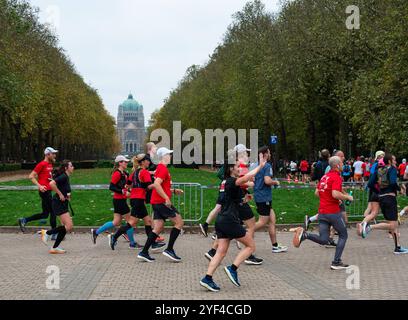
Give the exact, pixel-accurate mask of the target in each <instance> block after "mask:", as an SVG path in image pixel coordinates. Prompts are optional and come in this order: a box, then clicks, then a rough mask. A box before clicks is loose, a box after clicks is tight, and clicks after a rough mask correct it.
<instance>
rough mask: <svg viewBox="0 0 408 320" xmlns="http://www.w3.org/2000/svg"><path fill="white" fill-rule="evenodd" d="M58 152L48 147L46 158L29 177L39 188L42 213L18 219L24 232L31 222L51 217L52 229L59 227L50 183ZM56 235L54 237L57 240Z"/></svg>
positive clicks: (45, 153) (45, 151)
mask: <svg viewBox="0 0 408 320" xmlns="http://www.w3.org/2000/svg"><path fill="white" fill-rule="evenodd" d="M57 153H58V150H55V149H54V148H51V147H48V148H46V149H45V150H44V155H45V158H44V160H43V161H41V162H40V163H38V164H37V166H36V167H35V168H34V170H33V171H32V172H31V174H30V175H29V179H30V180H31V181H32V183H33V184H35V185H36V186H37V187H38V193H39V195H40V198H41V205H42V212H41V213H38V214H35V215H33V216H31V217H28V218H20V219H18V224H19V225H20V229H21V231H22V232H25V231H26V224H27V223H29V222H31V221H36V220H42V219H47V218H48V217H50V225H51V228H52V229H55V228H56V227H57V217H56V216H55V215H54V214H53V211H52V195H51V187H50V182H51V181H52V170H53V164H54V163H55V161H56V159H57ZM55 238H56V235H55V236H53V240H55Z"/></svg>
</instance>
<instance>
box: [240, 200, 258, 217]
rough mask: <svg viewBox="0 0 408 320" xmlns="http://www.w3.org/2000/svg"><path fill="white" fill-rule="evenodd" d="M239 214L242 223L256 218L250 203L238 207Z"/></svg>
mask: <svg viewBox="0 0 408 320" xmlns="http://www.w3.org/2000/svg"><path fill="white" fill-rule="evenodd" d="M238 213H239V218H240V219H241V220H242V221H246V220H249V219H252V218H254V217H255V216H254V213H253V212H252V209H251V207H250V206H249V204H248V203H241V204H240V205H239V206H238Z"/></svg>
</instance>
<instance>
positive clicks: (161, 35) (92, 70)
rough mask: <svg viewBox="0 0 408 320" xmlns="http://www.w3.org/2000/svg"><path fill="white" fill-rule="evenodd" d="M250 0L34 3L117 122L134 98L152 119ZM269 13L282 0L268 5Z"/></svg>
mask: <svg viewBox="0 0 408 320" xmlns="http://www.w3.org/2000/svg"><path fill="white" fill-rule="evenodd" d="M246 2H247V0H85V1H84V0H30V3H31V4H32V5H33V6H36V7H38V8H39V9H40V20H41V22H49V23H51V24H52V26H53V28H54V30H55V32H56V33H57V35H58V37H59V39H60V45H61V46H62V47H63V48H64V49H65V50H66V53H67V54H68V56H69V57H70V59H71V61H72V62H73V63H74V65H75V66H76V69H77V70H78V72H79V73H80V74H81V75H82V76H83V77H84V79H85V81H86V82H87V83H88V84H90V85H91V86H92V87H94V88H95V89H97V90H98V92H99V94H100V96H101V97H102V99H103V102H104V105H105V107H106V108H107V109H108V111H109V112H110V113H111V114H112V115H113V116H114V117H115V118H116V116H117V108H118V105H119V104H120V103H121V102H122V101H123V100H125V99H126V98H127V96H128V94H129V92H132V94H133V96H134V98H135V99H136V100H138V101H139V102H140V103H141V104H142V105H143V106H144V111H145V120H146V123H147V120H148V119H149V118H150V115H151V113H152V112H153V111H154V110H156V109H159V108H160V107H161V106H162V105H163V100H164V99H165V98H166V97H168V95H169V92H170V91H171V90H172V89H174V88H176V87H177V83H178V81H179V80H180V79H181V78H182V77H183V76H184V74H185V71H186V69H187V68H188V67H189V66H191V65H193V64H199V65H202V64H203V63H205V62H206V61H207V60H208V57H209V55H210V54H211V53H212V52H213V50H214V49H215V48H216V46H217V45H218V44H219V43H220V42H221V41H222V38H223V35H224V33H225V32H226V30H227V27H228V25H229V24H230V23H231V21H232V15H233V14H234V13H235V12H237V11H239V10H241V9H242V8H243V7H244V5H245V3H246ZM263 2H264V4H265V5H266V8H267V9H268V11H273V12H277V11H278V10H279V0H264V1H263Z"/></svg>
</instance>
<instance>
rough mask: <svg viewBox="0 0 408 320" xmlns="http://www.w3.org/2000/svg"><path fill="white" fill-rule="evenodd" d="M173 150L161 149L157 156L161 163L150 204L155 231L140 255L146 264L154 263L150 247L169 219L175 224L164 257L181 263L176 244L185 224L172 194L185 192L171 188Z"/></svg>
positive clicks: (151, 233) (157, 170)
mask: <svg viewBox="0 0 408 320" xmlns="http://www.w3.org/2000/svg"><path fill="white" fill-rule="evenodd" d="M172 153H173V150H169V149H167V148H160V149H159V150H157V156H158V157H159V160H160V163H159V164H158V165H157V169H156V173H155V175H154V177H155V180H154V184H153V186H154V189H153V193H152V198H151V201H150V203H151V204H152V207H153V212H154V213H153V214H154V217H153V219H154V224H153V225H154V227H153V231H152V232H150V233H149V236H148V237H147V241H146V244H145V246H144V248H143V250H142V251H141V252H140V253H139V254H138V256H137V257H138V259H141V260H144V261H146V262H153V261H154V260H155V259H154V258H152V257H151V256H150V255H149V249H150V247H151V246H152V245H153V244H154V243H155V241H156V239H157V238H158V237H159V235H160V233H161V232H162V231H163V229H164V223H165V222H166V220H167V219H169V220H170V221H171V222H172V223H173V225H174V226H173V229H171V232H170V239H169V243H168V246H167V249H166V250H164V252H163V255H165V256H166V257H168V258H169V259H171V260H173V261H175V262H180V261H181V258H180V257H179V256H177V254H176V252H175V251H174V243H175V242H176V240H177V238H178V236H179V235H180V233H181V230H182V229H183V226H184V222H183V219H182V217H181V215H180V214H179V213H178V211H177V209H176V208H175V207H174V206H173V204H172V203H171V196H172V193H174V194H177V195H178V194H182V193H183V190H180V189H172V188H171V183H172V182H171V176H170V172H169V170H168V168H167V166H168V165H169V164H170V162H171V154H172Z"/></svg>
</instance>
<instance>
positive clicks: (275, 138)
mask: <svg viewBox="0 0 408 320" xmlns="http://www.w3.org/2000/svg"><path fill="white" fill-rule="evenodd" d="M271 144H278V136H271Z"/></svg>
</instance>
